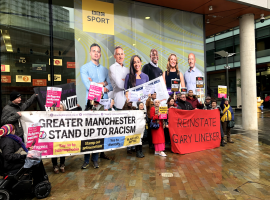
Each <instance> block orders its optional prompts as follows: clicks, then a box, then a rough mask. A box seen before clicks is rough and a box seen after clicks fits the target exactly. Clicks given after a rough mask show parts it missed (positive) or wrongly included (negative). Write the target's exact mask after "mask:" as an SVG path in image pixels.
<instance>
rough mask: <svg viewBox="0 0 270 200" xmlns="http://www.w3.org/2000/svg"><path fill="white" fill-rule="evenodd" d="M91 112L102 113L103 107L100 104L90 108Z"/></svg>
mask: <svg viewBox="0 0 270 200" xmlns="http://www.w3.org/2000/svg"><path fill="white" fill-rule="evenodd" d="M92 110H93V111H104V106H103V105H101V104H98V105H97V106H93V107H92Z"/></svg>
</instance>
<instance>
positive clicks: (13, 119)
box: [1, 94, 37, 136]
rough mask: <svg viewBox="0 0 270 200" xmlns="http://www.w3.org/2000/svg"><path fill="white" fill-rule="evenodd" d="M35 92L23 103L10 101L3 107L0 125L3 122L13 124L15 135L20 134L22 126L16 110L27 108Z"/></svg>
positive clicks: (32, 100)
mask: <svg viewBox="0 0 270 200" xmlns="http://www.w3.org/2000/svg"><path fill="white" fill-rule="evenodd" d="M36 96H37V95H36V94H33V95H32V96H31V97H30V99H28V100H27V101H26V102H25V103H23V104H19V105H17V104H14V103H12V102H11V101H9V102H8V104H7V105H6V106H5V107H4V108H3V110H2V116H1V126H3V125H5V124H13V125H14V126H15V135H17V136H22V135H23V128H22V125H21V120H20V115H19V114H18V113H17V112H20V111H24V110H26V109H27V108H29V107H30V106H31V105H32V104H33V102H34V101H35V99H36Z"/></svg>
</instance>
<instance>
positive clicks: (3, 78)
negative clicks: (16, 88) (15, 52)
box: [1, 75, 11, 83]
mask: <svg viewBox="0 0 270 200" xmlns="http://www.w3.org/2000/svg"><path fill="white" fill-rule="evenodd" d="M1 83H11V76H5V75H1Z"/></svg>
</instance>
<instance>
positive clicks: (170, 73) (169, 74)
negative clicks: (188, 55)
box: [163, 54, 185, 93]
mask: <svg viewBox="0 0 270 200" xmlns="http://www.w3.org/2000/svg"><path fill="white" fill-rule="evenodd" d="M163 79H164V83H165V84H166V87H167V90H168V92H169V93H171V85H172V79H179V80H180V84H181V87H185V80H184V76H183V74H182V73H181V72H180V71H179V68H178V59H177V56H176V55H175V54H171V55H170V56H169V58H168V63H167V71H164V72H163Z"/></svg>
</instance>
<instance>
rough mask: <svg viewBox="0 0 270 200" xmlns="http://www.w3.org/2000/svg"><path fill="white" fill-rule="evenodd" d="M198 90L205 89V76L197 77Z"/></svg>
mask: <svg viewBox="0 0 270 200" xmlns="http://www.w3.org/2000/svg"><path fill="white" fill-rule="evenodd" d="M196 88H204V82H203V76H197V77H196Z"/></svg>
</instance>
